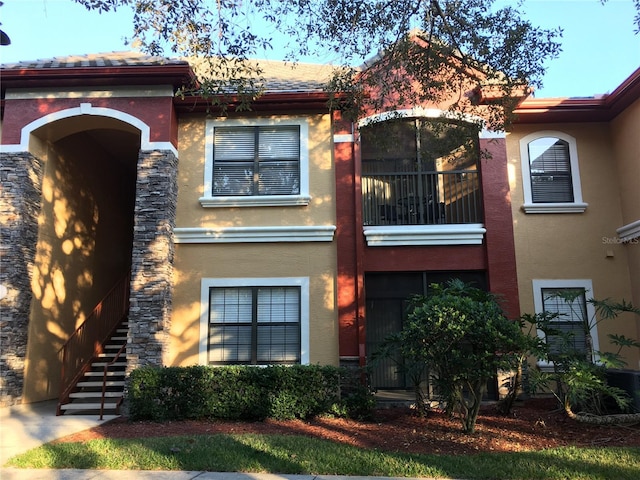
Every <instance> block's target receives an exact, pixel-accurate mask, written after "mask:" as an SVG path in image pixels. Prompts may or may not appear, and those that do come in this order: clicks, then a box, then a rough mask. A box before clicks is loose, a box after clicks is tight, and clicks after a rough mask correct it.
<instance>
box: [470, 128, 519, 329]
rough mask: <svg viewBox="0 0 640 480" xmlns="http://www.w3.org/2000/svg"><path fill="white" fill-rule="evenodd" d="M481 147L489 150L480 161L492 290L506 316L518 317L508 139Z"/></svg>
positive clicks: (483, 142) (484, 144)
mask: <svg viewBox="0 0 640 480" xmlns="http://www.w3.org/2000/svg"><path fill="white" fill-rule="evenodd" d="M480 148H481V149H483V150H484V151H486V152H488V154H489V156H488V158H484V159H482V160H481V161H480V169H481V170H480V173H481V176H480V179H481V182H482V195H483V199H484V217H485V220H484V224H485V228H486V229H487V233H486V234H485V244H486V255H487V260H486V261H487V272H488V275H487V277H488V279H489V290H490V291H491V292H493V293H496V294H498V295H499V296H500V297H501V299H502V300H503V305H502V306H503V308H504V310H505V313H506V314H507V316H508V317H509V318H517V317H519V316H520V303H519V297H518V283H517V273H516V252H515V242H514V238H513V220H512V212H511V194H510V192H509V175H508V170H507V166H508V162H507V146H506V140H505V139H504V138H501V139H491V140H487V139H482V140H480Z"/></svg>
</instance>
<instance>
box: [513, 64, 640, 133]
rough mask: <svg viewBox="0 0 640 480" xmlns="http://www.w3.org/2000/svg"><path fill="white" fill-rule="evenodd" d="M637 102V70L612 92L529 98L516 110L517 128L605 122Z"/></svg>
mask: <svg viewBox="0 0 640 480" xmlns="http://www.w3.org/2000/svg"><path fill="white" fill-rule="evenodd" d="M639 98H640V68H638V69H637V70H636V71H635V72H633V73H632V74H631V75H630V76H629V77H627V78H626V79H625V80H624V81H623V82H622V83H621V84H620V85H619V86H618V87H617V88H616V89H615V90H614V91H613V92H611V93H610V94H606V95H599V96H595V97H585V98H528V99H526V100H524V101H523V102H522V103H521V104H520V105H519V106H518V108H517V109H516V110H515V112H514V113H516V115H517V118H516V120H515V121H514V123H516V124H527V123H556V122H558V123H564V122H608V121H611V120H612V119H614V118H615V117H616V116H617V115H619V114H620V113H621V112H622V111H624V110H625V109H626V108H628V107H629V106H630V105H631V104H632V103H633V102H635V101H636V100H638V99H639Z"/></svg>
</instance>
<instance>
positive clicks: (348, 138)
mask: <svg viewBox="0 0 640 480" xmlns="http://www.w3.org/2000/svg"><path fill="white" fill-rule="evenodd" d="M353 142H354V137H353V133H336V134H335V135H334V136H333V143H353Z"/></svg>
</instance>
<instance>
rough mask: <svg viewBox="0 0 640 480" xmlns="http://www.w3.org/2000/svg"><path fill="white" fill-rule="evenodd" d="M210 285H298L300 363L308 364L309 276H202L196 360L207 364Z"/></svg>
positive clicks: (201, 363)
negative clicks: (198, 340)
mask: <svg viewBox="0 0 640 480" xmlns="http://www.w3.org/2000/svg"><path fill="white" fill-rule="evenodd" d="M212 287H300V335H301V337H300V347H301V349H300V363H301V364H302V365H308V364H309V361H310V355H309V345H310V342H309V318H310V312H309V277H276V278H203V279H202V280H201V282H200V342H199V348H198V350H199V351H198V361H199V363H200V365H207V364H208V361H207V351H208V347H209V338H208V335H209V289H210V288H212Z"/></svg>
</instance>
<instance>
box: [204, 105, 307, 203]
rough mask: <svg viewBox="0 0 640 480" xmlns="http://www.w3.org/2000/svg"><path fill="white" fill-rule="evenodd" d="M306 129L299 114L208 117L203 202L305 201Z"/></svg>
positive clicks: (305, 124)
mask: <svg viewBox="0 0 640 480" xmlns="http://www.w3.org/2000/svg"><path fill="white" fill-rule="evenodd" d="M308 131H309V127H308V123H307V120H306V119H305V118H298V117H292V118H262V119H260V118H258V119H236V120H233V119H221V120H210V121H208V122H207V128H206V146H205V157H206V158H205V169H204V192H203V196H202V197H201V198H200V203H201V204H202V206H205V207H228V206H260V205H266V206H273V205H307V204H308V202H309V179H308V176H309V173H308V172H309V166H308V163H309V158H308V156H309V154H308Z"/></svg>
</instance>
